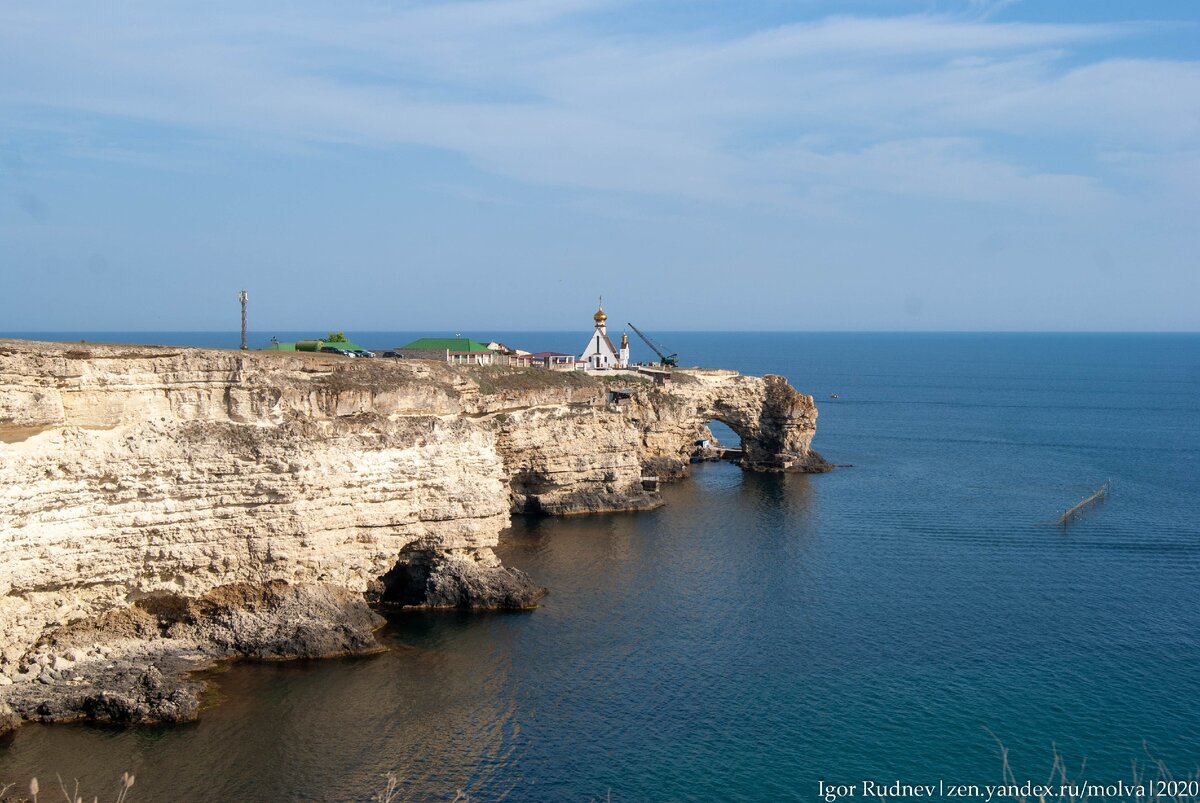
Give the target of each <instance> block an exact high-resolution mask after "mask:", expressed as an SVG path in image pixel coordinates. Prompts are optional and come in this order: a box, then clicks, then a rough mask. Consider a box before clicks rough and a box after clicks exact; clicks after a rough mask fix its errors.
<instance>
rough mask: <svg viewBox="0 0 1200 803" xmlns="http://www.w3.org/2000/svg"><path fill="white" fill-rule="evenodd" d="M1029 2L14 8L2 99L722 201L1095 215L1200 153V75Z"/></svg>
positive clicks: (579, 0)
mask: <svg viewBox="0 0 1200 803" xmlns="http://www.w3.org/2000/svg"><path fill="white" fill-rule="evenodd" d="M1004 5H1006V4H1005V3H1002V2H971V3H970V4H969V8H968V11H967V13H964V14H961V15H934V14H913V15H907V16H890V17H874V18H865V17H846V16H840V17H830V18H818V19H813V20H809V21H801V22H793V23H790V24H784V25H778V26H774V27H769V28H764V29H760V30H750V31H740V32H738V33H729V32H728V30H727V29H724V28H718V27H714V26H711V25H706V26H695V27H691V28H688V27H683V28H680V27H678V26H672V27H664V28H663V29H654V30H644V29H643V30H632V29H625V28H623V27H622V26H621V25H620V24H619V16H618V15H614V14H613V13H611V12H613V10H614V9H618V10H619V9H620V5H619V4H615V3H612V2H605V0H576V1H575V2H559V1H557V0H505V2H452V3H439V4H432V5H423V4H409V5H402V6H399V7H397V8H395V9H389V8H386V7H383V6H379V5H361V6H355V5H354V4H341V5H339V6H337V7H336V9H334V8H332V7H325V6H312V7H303V6H282V5H281V6H278V7H275V8H271V9H268V10H267V11H261V10H259V11H249V10H245V9H244V8H243V7H242V6H240V5H227V6H225V7H224V8H221V9H219V10H218V9H214V8H212V7H210V6H205V7H203V8H200V7H194V8H190V9H188V8H183V9H181V8H179V7H167V6H163V5H161V4H155V3H138V4H132V5H125V6H121V7H117V8H113V7H100V6H94V5H91V4H74V3H47V4H39V5H36V6H26V7H23V8H21V7H14V6H10V7H8V8H6V9H5V10H3V11H0V71H2V72H3V74H4V75H6V76H9V80H6V81H5V82H3V84H2V85H0V104H3V106H4V107H5V108H7V109H8V110H10V112H9V114H8V115H7V116H8V117H9V119H18V120H20V119H26V120H33V119H35V118H36V116H37V114H38V110H53V111H54V112H55V113H57V114H62V113H64V112H69V113H81V114H86V115H88V116H90V117H92V118H97V119H98V118H107V119H122V120H131V121H145V122H152V123H155V124H159V125H163V126H167V127H170V128H172V129H174V130H175V131H177V132H178V135H179V136H180V137H189V136H194V135H197V134H199V135H203V136H220V137H223V138H226V139H228V140H232V141H249V142H253V143H254V144H255V146H256V147H263V146H264V143H270V142H279V143H289V144H296V143H301V144H312V143H317V144H320V143H353V144H358V145H363V146H368V147H374V148H387V147H390V146H393V145H418V146H426V147H430V148H438V149H444V150H447V151H451V152H455V153H459V154H462V155H464V156H466V157H467V158H469V159H470V160H471V161H472V162H473V163H474V164H476V165H477V166H478V167H480V168H481V169H483V170H487V171H492V172H495V173H497V174H500V175H504V176H507V177H510V178H513V179H517V180H520V181H524V182H530V183H535V184H550V185H559V186H567V187H577V188H585V189H593V190H604V191H617V192H638V193H649V194H657V195H663V196H678V197H683V198H696V199H707V200H711V201H736V200H741V199H744V198H747V197H754V196H755V195H756V193H758V192H759V191H761V190H762V189H763V187H764V186H766V185H768V184H769V186H770V187H772V188H773V191H775V190H778V189H779V188H780V187H785V188H786V187H791V188H792V191H793V192H794V193H795V195H797V196H803V195H804V194H805V193H806V192H808V191H810V189H811V187H812V185H813V182H814V181H819V182H822V183H826V184H833V185H839V186H846V187H853V188H854V190H855V191H856V192H879V193H886V194H890V195H905V194H915V195H933V196H944V197H953V198H957V199H959V200H963V201H981V202H986V203H1013V204H1025V203H1028V202H1030V201H1031V200H1036V201H1038V203H1040V204H1042V205H1045V206H1048V207H1054V206H1058V207H1061V208H1071V207H1073V206H1075V205H1076V204H1077V203H1079V202H1080V200H1081V199H1090V200H1091V201H1096V200H1098V199H1099V198H1101V197H1102V196H1103V195H1104V194H1105V193H1106V192H1108V191H1111V189H1112V188H1109V187H1106V185H1107V183H1108V179H1109V176H1108V174H1107V170H1108V166H1107V164H1106V163H1105V162H1104V161H1103V160H1102V159H1101V158H1100V156H1101V154H1102V153H1104V152H1110V151H1113V150H1124V151H1130V150H1133V151H1136V150H1140V149H1144V148H1146V147H1147V146H1150V145H1152V146H1153V147H1155V148H1159V149H1163V148H1165V149H1173V148H1184V147H1186V146H1188V145H1189V144H1190V143H1192V142H1194V141H1195V140H1196V137H1197V134H1198V133H1200V111H1198V109H1197V100H1196V99H1197V98H1200V65H1198V64H1197V63H1196V62H1180V61H1167V60H1151V59H1132V58H1111V57H1109V58H1105V57H1097V56H1093V57H1091V58H1088V57H1087V56H1086V55H1082V54H1081V53H1080V52H1079V49H1080V48H1085V49H1086V48H1087V47H1088V46H1093V45H1095V44H1096V43H1103V42H1111V41H1115V40H1120V39H1121V38H1122V37H1124V36H1127V35H1131V34H1132V33H1133V31H1134V28H1133V27H1131V26H1126V25H1114V24H1041V23H1017V22H995V21H992V16H993V14H994V13H995V12H996V11H998V10H1000V8H1001V7H1002V6H1004ZM1148 87H1153V88H1154V91H1147V88H1148ZM12 110H20V112H19V113H17V112H13V111H12ZM1046 143H1050V144H1051V147H1052V149H1054V148H1057V149H1061V148H1062V147H1063V146H1064V143H1070V146H1071V148H1073V153H1072V158H1071V159H1069V160H1067V162H1068V164H1067V165H1066V166H1065V167H1064V166H1057V165H1055V166H1047V165H1046V164H1043V163H1042V162H1041V161H1040V159H1039V157H1038V152H1039V150H1040V149H1041V146H1043V145H1045V144H1046ZM105 150H107V152H108V153H109V154H110V155H111V154H113V153H117V154H120V155H121V156H122V158H133V157H132V155H131V154H130V153H129V149H128V148H127V147H125V146H122V147H120V148H109V149H97V152H104V151H105ZM768 173H769V174H770V175H769V176H768V175H765V174H768Z"/></svg>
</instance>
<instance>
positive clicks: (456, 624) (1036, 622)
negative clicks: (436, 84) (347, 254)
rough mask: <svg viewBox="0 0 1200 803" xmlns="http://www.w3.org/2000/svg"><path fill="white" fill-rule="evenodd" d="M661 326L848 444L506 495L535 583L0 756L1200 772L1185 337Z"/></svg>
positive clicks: (944, 785)
mask: <svg viewBox="0 0 1200 803" xmlns="http://www.w3.org/2000/svg"><path fill="white" fill-rule="evenodd" d="M310 334H311V333H274V332H272V333H252V336H251V346H252V347H256V346H260V345H263V344H265V342H266V341H267V339H269V337H270V335H277V336H278V337H279V339H280V340H289V339H294V338H296V337H299V336H306V335H310ZM346 334H347V336H348V337H350V339H351V340H353V341H355V342H357V343H359V344H361V345H363V346H366V347H374V348H388V347H393V346H396V345H399V344H402V343H404V342H407V340H409V339H411V337H413V336H416V335H417V334H430V333H428V332H423V333H403V332H347V333H346ZM433 334H446V333H433ZM480 334H483V333H468V336H471V335H474V336H479V335H480ZM631 335H632V333H631ZM24 336H32V337H38V338H46V339H49V338H53V339H64V340H75V341H78V340H80V339H86V340H89V341H128V342H156V343H168V344H179V345H203V346H213V347H221V348H235V347H236V346H237V342H238V335H237V333H146V332H141V333H78V332H72V333H54V334H39V335H24ZM490 337H491V338H494V339H495V338H498V339H501V340H503V341H504V342H505V343H507V344H508V345H510V346H515V347H520V348H524V349H528V350H530V351H539V350H559V351H567V352H571V351H575V350H577V348H579V347H580V342H581V341H582V340H585V339H586V333H584V334H582V335H581V334H580V333H578V332H573V333H570V332H525V333H520V332H511V333H509V332H506V333H492V334H490ZM654 337H655V340H657V341H659V342H660V343H662V344H666V345H668V346H669V348H670V349H671V350H672V351H673V352H676V353H678V355H679V360H680V363H681V364H683V365H702V366H708V367H723V368H735V369H738V370H740V371H743V372H746V373H751V374H763V373H775V374H782V375H784V376H785V377H787V378H788V380H789V381H790V382H791V383H792V384H793V385H794V386H795V387H796V388H797V389H799V390H801V391H802V392H805V393H810V394H812V395H813V396H814V397H815V398H816V400H817V404H818V406H819V411H820V417H819V420H818V425H817V435H816V439H815V441H814V444H813V445H814V447H815V448H816V449H818V450H819V451H820V452H821V453H822V454H823V455H824V456H825V457H826V458H827V459H828V460H830V461H831V462H834V463H837V464H840V465H842V466H843V467H842V468H838V469H837V470H835V471H833V472H832V473H829V474H823V475H777V474H752V473H746V472H743V471H741V470H740V469H739V468H738V467H736V466H735V465H732V464H728V463H704V464H698V465H695V466H694V467H693V470H692V474H691V477H690V478H689V479H686V480H684V481H681V482H679V483H677V484H673V485H670V486H667V487H666V488H665V489H664V491H663V497H664V499H665V501H666V504H665V506H664V507H662V508H661V509H658V510H655V511H651V512H645V513H636V514H632V513H631V514H614V515H597V516H583V517H571V518H562V519H554V518H526V517H516V518H514V519H513V522H512V527H511V528H510V529H509V530H507V531H506V532H505V533H504V535H503V536H502V540H501V544H500V548H499V550H498V552H499V554H500V556H501V557H502V558H503V560H504V562H505V563H506V564H508V565H510V566H516V567H518V568H521V569H523V570H525V571H526V572H528V573H529V574H530V575H532V576H533V577H534V578H535V579H536V580H537V581H538V582H540V583H542V584H543V585H546V586H548V587H549V588H550V593H549V595H548V596H547V597H546V598H545V600H544V601H543V604H542V605H541V607H540V608H538V609H537V610H534V611H530V612H524V613H513V614H464V613H456V612H428V613H412V614H406V615H397V616H393V617H392V619H391V621H390V624H389V626H388V627H387V628H386V629H385V630H384V631H383V632H382V634H381V638H382V640H383V642H384V643H385V644H386V645H387V646H388V647H389V648H390V649H389V650H388V651H387V652H386V653H384V654H381V655H377V656H374V657H370V658H359V659H346V660H331V661H315V662H293V663H267V664H255V663H239V664H234V665H231V666H227V667H223V668H222V669H221V670H219V671H217V672H214V673H213V674H212V675H211V677H212V679H213V685H212V689H213V691H212V694H211V695H210V698H209V699H208V701H207V704H206V708H205V709H204V710H203V712H202V715H201V718H200V720H199V721H198V722H196V723H192V724H187V725H180V726H171V727H161V726H160V727H140V728H131V729H122V728H113V727H104V726H96V725H82V724H81V725H56V726H48V727H47V726H37V725H33V726H27V727H25V728H22V729H21V730H19V731H18V732H16V733H15V735H13V736H10V737H8V738H6V739H5V740H3V741H0V785H2V784H3V783H4V782H9V781H15V782H19V783H21V784H25V783H27V779H28V778H29V777H30V776H33V775H37V776H38V777H39V778H40V779H41V782H42V788H43V789H46V788H47V785H48V781H52V779H53V778H54V776H55V774H58V775H61V776H62V778H63V779H64V780H65V781H67V784H68V786H70V785H71V783H72V779H76V778H77V779H79V784H80V789H81V794H82V795H84V796H85V799H87V800H91V797H92V795H99V796H100V797H101V800H107V799H112V798H113V797H115V791H116V790H117V788H118V784H119V778H120V776H121V773H123V772H126V771H128V772H131V773H134V774H135V776H136V785H135V786H134V787H133V788H132V789H131V790H130V793H129V797H128V798H127V800H129V801H234V800H237V801H259V800H263V801H265V800H272V801H276V800H278V801H350V800H353V801H367V800H374V799H382V798H377V797H376V796H380V795H383V794H384V793H385V791H386V783H387V781H386V779H385V776H386V775H387V774H388V773H394V778H395V779H396V780H395V784H396V786H395V792H396V797H395V798H394V799H395V800H422V801H423V800H446V801H449V800H454V799H455V797H456V795H458V794H459V793H460V792H461V794H462V795H464V796H466V798H469V799H470V800H472V801H498V800H507V801H610V800H611V801H781V800H800V801H816V800H822V801H826V803H831V801H833V800H842V801H850V800H853V801H864V800H876V801H877V800H880V799H881V798H880V797H878V794H879V791H880V790H881V789H883V790H884V791H888V790H891V789H895V790H896V791H898V792H901V793H904V792H906V791H907V792H908V799H916V797H915V793H914V792H913V789H912V788H911V787H918V786H925V785H931V786H934V787H936V789H935V790H934V791H935V794H934V795H933V797H934V798H935V799H945V798H948V794H947V790H948V787H949V786H952V785H954V786H958V785H967V786H968V787H970V786H976V787H978V792H979V796H978V797H976V798H975V799H978V800H983V799H984V795H985V789H986V787H987V786H988V785H993V786H994V785H997V784H1001V783H1004V782H1005V781H1008V782H1009V783H1016V784H1024V783H1027V782H1032V783H1037V784H1042V783H1046V782H1047V780H1049V779H1051V778H1052V776H1053V781H1054V783H1056V784H1057V783H1058V782H1060V781H1063V780H1064V779H1065V780H1066V781H1067V782H1077V783H1083V782H1091V783H1095V784H1099V785H1103V786H1109V787H1110V789H1109V790H1108V791H1111V786H1112V785H1115V784H1117V783H1119V782H1124V783H1126V784H1130V783H1132V782H1134V781H1137V780H1139V779H1140V780H1141V781H1142V782H1143V783H1144V782H1147V781H1149V780H1151V779H1153V778H1155V777H1157V776H1158V775H1159V774H1160V772H1162V769H1161V768H1163V767H1165V768H1167V771H1169V772H1170V773H1171V774H1172V777H1174V778H1176V779H1186V778H1188V777H1196V773H1197V770H1198V768H1200V335H1196V334H946V333H938V334H932V333H930V334H926V333H903V334H900V333H812V332H753V333H750V332H745V333H742V332H662V333H655V334H654ZM634 359H635V360H650V359H653V355H652V354H651V353H650V352H649V351H648V350H646V349H645V348H643V347H642V344H641V343H640V342H636V339H635V350H634ZM716 429H717V431H718V437H719V438H721V439H722V440H725V441H726V442H728V440H729V439H732V440H734V441H736V435H733V434H732V433H731V432H728V430H722V429H721V428H720V426H717V427H716ZM1105 483H1111V486H1110V487H1111V492H1110V494H1109V495H1108V497H1107V498H1106V500H1105V501H1104V502H1103V504H1099V505H1096V506H1094V507H1092V508H1090V509H1088V510H1086V511H1085V512H1083V513H1082V515H1080V516H1079V517H1078V518H1077V519H1075V520H1074V521H1073V522H1072V523H1071V524H1070V525H1069V526H1067V527H1065V528H1064V527H1063V526H1060V525H1058V524H1056V520H1057V518H1058V517H1059V516H1060V515H1061V514H1062V513H1063V512H1064V511H1065V510H1066V509H1067V508H1070V507H1071V506H1072V505H1074V504H1075V503H1077V502H1079V501H1080V500H1082V499H1084V498H1085V497H1087V496H1089V495H1090V494H1092V493H1093V492H1094V491H1095V490H1097V489H1098V488H1099V487H1100V486H1102V485H1103V484H1105ZM897 783H898V784H900V786H894V784H897ZM905 785H907V787H910V788H907V789H906V788H905ZM968 791H969V790H968ZM872 793H873V794H872ZM939 795H940V798H939ZM460 799H461V798H460ZM1093 799H1105V800H1113V799H1128V798H1121V797H1112V796H1103V795H1094V796H1093Z"/></svg>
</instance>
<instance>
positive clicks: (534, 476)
mask: <svg viewBox="0 0 1200 803" xmlns="http://www.w3.org/2000/svg"><path fill="white" fill-rule="evenodd" d="M816 416H817V411H816V406H815V405H814V404H813V401H812V398H811V397H809V396H805V395H802V394H799V393H797V392H796V391H795V390H794V389H792V388H791V386H790V385H788V383H787V382H786V381H785V380H784V379H782V378H781V377H772V376H768V377H764V378H756V377H747V376H741V375H739V374H737V373H735V372H731V371H702V370H687V371H684V370H680V371H675V372H674V378H673V381H672V382H671V383H669V384H668V385H666V386H658V385H654V384H652V383H651V382H649V381H648V380H645V379H642V378H637V377H632V376H628V375H621V376H614V377H610V378H605V379H597V378H594V377H591V376H587V375H584V374H582V373H574V372H572V373H557V372H551V371H545V370H542V369H509V368H489V367H453V366H448V365H444V364H440V363H434V362H426V361H417V360H411V361H410V360H383V359H377V360H349V359H346V358H343V357H339V356H336V355H323V354H287V353H270V352H249V353H247V352H234V351H218V350H207V349H190V348H168V347H154V346H127V345H91V344H60V343H33V342H26V341H13V340H0V550H2V554H3V555H4V559H3V563H2V564H0V622H3V630H2V632H0V723H2V722H11V721H15V719H16V718H21V719H26V720H28V719H40V720H44V721H52V720H59V719H70V718H76V717H80V716H87V717H93V718H99V719H110V720H114V721H147V720H155V719H159V720H163V719H165V720H171V719H187V718H190V717H193V716H194V715H195V706H194V705H193V703H194V700H195V694H194V692H195V688H194V687H195V684H194V683H191V682H190V681H187V680H185V679H184V673H185V671H186V670H188V669H194V668H197V667H200V666H203V665H205V663H206V662H209V663H211V661H212V660H214V659H218V658H223V657H240V656H247V657H257V658H262V657H270V658H288V657H303V656H318V655H336V654H347V653H359V652H364V651H370V650H372V649H375V648H376V643H375V641H374V638H373V636H372V635H371V632H372V630H373V629H374V628H376V627H378V626H379V624H380V623H381V620H380V619H379V617H378V616H377V615H376V614H375V613H373V612H372V611H371V610H370V609H369V608H368V607H367V601H369V602H372V603H376V604H379V605H384V606H387V605H393V606H436V607H466V608H471V607H486V608H513V609H519V608H527V607H531V606H533V605H534V604H535V603H536V600H537V599H538V598H539V597H540V596H541V594H542V593H544V589H541V588H540V587H539V586H537V585H536V583H534V582H533V581H532V580H531V579H530V578H528V577H527V576H526V575H525V574H524V573H522V572H520V571H519V570H517V569H513V568H509V567H504V566H502V565H500V562H499V561H498V560H497V559H496V557H495V555H494V553H493V552H492V547H494V546H495V545H496V543H497V540H498V537H499V534H500V532H501V530H502V529H503V528H504V527H505V526H506V525H507V524H508V522H509V518H510V516H511V514H512V513H514V512H527V513H543V514H552V515H566V514H576V513H588V512H597V511H616V510H641V509H647V508H650V507H654V506H656V505H657V504H659V503H660V501H659V498H658V495H657V493H656V492H654V491H650V490H645V489H644V488H643V481H642V478H643V476H645V475H646V474H647V473H651V474H655V475H656V476H660V477H663V478H664V479H665V478H670V477H675V476H679V475H681V474H683V473H685V472H686V467H687V463H688V460H689V458H690V456H691V453H692V452H693V451H694V449H695V443H696V441H697V440H701V439H703V438H705V437H707V436H708V430H707V424H708V422H709V421H711V420H720V421H723V422H725V423H727V424H729V426H731V427H732V428H733V429H734V431H736V432H737V433H738V435H739V436H740V437H741V439H742V448H743V450H744V457H743V464H744V465H745V466H746V467H747V468H748V469H752V470H769V471H822V470H827V468H828V465H827V464H826V463H825V462H824V461H823V460H822V459H821V458H820V456H819V455H818V454H816V453H815V452H813V451H812V450H811V442H812V437H813V434H814V432H815V426H816ZM189 684H191V685H189ZM10 707H11V709H12V710H11V712H9V711H8V709H9V708H10Z"/></svg>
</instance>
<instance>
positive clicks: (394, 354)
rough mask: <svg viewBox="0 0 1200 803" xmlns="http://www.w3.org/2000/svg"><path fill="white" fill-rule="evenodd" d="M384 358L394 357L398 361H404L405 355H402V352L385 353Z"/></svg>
mask: <svg viewBox="0 0 1200 803" xmlns="http://www.w3.org/2000/svg"><path fill="white" fill-rule="evenodd" d="M383 356H384V357H394V358H396V359H403V358H404V355H403V354H401V353H400V352H398V351H385V352H384V353H383Z"/></svg>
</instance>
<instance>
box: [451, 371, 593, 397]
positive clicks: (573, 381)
mask: <svg viewBox="0 0 1200 803" xmlns="http://www.w3.org/2000/svg"><path fill="white" fill-rule="evenodd" d="M458 370H460V371H462V372H463V373H464V374H465V375H466V376H469V377H470V378H471V379H472V380H473V381H474V382H475V383H476V384H477V385H479V392H480V393H483V394H488V395H490V394H494V393H503V392H505V391H511V390H518V391H520V390H553V389H555V388H562V387H569V388H584V387H589V386H595V385H596V384H597V382H596V380H595V379H593V378H592V377H590V376H588V375H587V374H585V373H583V372H582V371H550V370H547V369H545V368H511V367H509V366H507V365H461V366H458Z"/></svg>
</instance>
